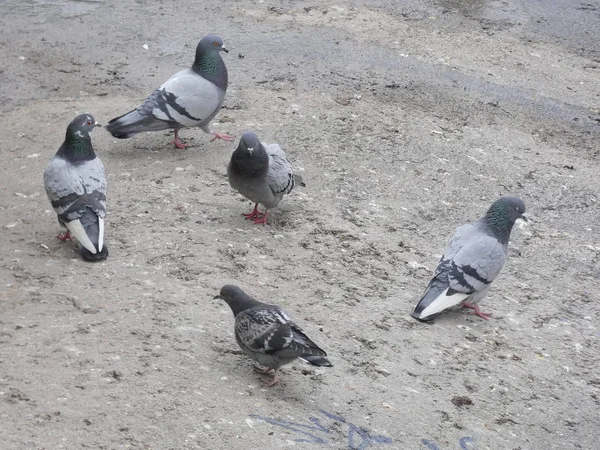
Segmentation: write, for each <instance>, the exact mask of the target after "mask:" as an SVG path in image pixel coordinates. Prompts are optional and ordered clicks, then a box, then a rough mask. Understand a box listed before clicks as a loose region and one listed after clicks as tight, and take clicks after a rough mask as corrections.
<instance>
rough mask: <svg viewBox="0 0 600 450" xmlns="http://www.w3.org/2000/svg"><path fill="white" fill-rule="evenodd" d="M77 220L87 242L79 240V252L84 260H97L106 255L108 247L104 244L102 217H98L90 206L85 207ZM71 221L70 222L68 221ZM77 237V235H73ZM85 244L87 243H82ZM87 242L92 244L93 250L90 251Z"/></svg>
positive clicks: (104, 257)
mask: <svg viewBox="0 0 600 450" xmlns="http://www.w3.org/2000/svg"><path fill="white" fill-rule="evenodd" d="M78 222H79V223H80V225H81V228H82V229H83V231H84V232H85V235H86V237H87V240H88V242H85V239H84V240H79V239H78V241H79V253H80V254H81V257H82V258H83V259H85V260H86V261H99V260H102V259H106V257H108V248H106V245H104V242H103V241H104V236H103V235H104V219H102V218H101V217H98V215H97V214H96V213H95V212H94V210H93V209H92V208H91V207H87V208H86V209H85V211H84V212H83V214H82V215H81V217H80V218H79V220H78ZM69 223H72V222H69ZM75 237H77V236H75ZM84 242H85V244H87V245H84ZM89 244H92V248H93V249H94V251H93V252H92V251H90V249H89V248H88V247H89Z"/></svg>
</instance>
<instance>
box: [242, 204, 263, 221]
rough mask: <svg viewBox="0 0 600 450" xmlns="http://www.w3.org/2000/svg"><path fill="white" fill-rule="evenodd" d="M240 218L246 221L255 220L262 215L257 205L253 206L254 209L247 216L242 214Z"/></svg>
mask: <svg viewBox="0 0 600 450" xmlns="http://www.w3.org/2000/svg"><path fill="white" fill-rule="evenodd" d="M242 216H244V217H245V218H246V220H250V219H257V218H260V217H262V213H261V212H260V211H259V210H258V203H256V204H255V205H254V209H253V210H252V212H250V213H248V214H242Z"/></svg>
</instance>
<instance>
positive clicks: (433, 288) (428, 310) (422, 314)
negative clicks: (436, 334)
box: [410, 278, 469, 321]
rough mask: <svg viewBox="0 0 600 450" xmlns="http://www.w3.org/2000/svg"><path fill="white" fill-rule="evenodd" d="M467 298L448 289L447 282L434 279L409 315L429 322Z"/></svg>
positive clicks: (461, 293)
mask: <svg viewBox="0 0 600 450" xmlns="http://www.w3.org/2000/svg"><path fill="white" fill-rule="evenodd" d="M468 296H469V294H465V293H463V292H456V291H453V290H452V289H450V288H449V287H448V283H447V282H443V281H441V280H439V279H437V278H434V279H433V280H431V283H429V286H427V290H426V291H425V294H423V297H421V300H419V303H417V306H416V307H415V309H414V311H413V312H412V313H411V314H410V315H411V316H412V317H414V318H415V319H417V320H421V321H430V320H433V319H434V318H435V317H436V316H437V315H438V314H439V313H440V312H442V311H443V310H445V309H447V308H450V307H452V306H455V305H458V304H459V303H461V302H462V301H463V300H465V299H466V298H467V297H468Z"/></svg>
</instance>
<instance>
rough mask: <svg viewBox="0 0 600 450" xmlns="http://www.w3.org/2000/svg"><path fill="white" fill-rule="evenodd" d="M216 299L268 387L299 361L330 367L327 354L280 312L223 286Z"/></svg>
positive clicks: (233, 288)
mask: <svg viewBox="0 0 600 450" xmlns="http://www.w3.org/2000/svg"><path fill="white" fill-rule="evenodd" d="M215 298H220V299H222V300H225V302H226V303H227V304H228V305H229V307H230V308H231V311H232V312H233V315H234V317H235V339H236V340H237V343H238V345H239V346H240V348H241V349H242V350H243V351H244V353H245V354H246V355H247V356H249V357H250V358H252V359H253V360H254V361H256V362H257V363H258V364H259V366H256V367H255V368H254V370H255V371H256V372H258V373H261V374H266V375H270V376H271V377H272V379H271V381H264V380H263V383H264V384H265V385H267V386H273V385H275V384H277V383H278V382H279V378H278V376H277V371H278V369H279V368H280V367H281V366H283V365H284V364H288V363H291V362H292V361H293V360H295V359H296V358H302V359H304V360H305V361H307V362H309V363H311V364H313V365H315V366H325V367H331V366H332V364H331V362H329V360H328V359H327V358H325V357H326V356H327V353H325V351H323V350H321V349H320V348H319V347H318V346H317V344H315V343H314V342H313V341H311V340H310V339H309V338H308V336H306V334H304V331H302V329H301V328H300V327H299V326H298V325H296V324H295V323H294V322H292V321H291V320H290V318H289V316H288V315H287V314H286V313H285V311H284V310H283V309H281V308H280V307H279V306H275V305H267V304H266V303H261V302H259V301H257V300H255V299H253V298H252V297H250V296H249V295H248V294H246V293H245V292H244V291H242V290H241V289H240V288H239V287H237V286H233V285H226V286H223V287H222V288H221V291H220V293H219V295H217V296H216V297H215Z"/></svg>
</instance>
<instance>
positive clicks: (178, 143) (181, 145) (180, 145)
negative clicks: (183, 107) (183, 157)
mask: <svg viewBox="0 0 600 450" xmlns="http://www.w3.org/2000/svg"><path fill="white" fill-rule="evenodd" d="M169 144H174V145H175V147H176V148H178V149H180V150H183V149H185V148H188V147H189V146H190V144H185V143H183V142H181V141H180V140H179V130H175V139H173V140H172V141H171V142H169Z"/></svg>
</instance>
